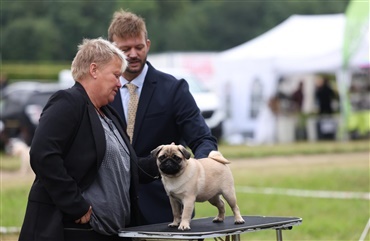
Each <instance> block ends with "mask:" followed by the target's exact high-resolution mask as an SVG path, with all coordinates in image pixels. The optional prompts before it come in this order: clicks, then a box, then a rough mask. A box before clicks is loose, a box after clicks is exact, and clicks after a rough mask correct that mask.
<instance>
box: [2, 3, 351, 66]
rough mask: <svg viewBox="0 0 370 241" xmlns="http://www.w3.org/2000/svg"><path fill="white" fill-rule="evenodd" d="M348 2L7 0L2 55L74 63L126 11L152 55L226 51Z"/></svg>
mask: <svg viewBox="0 0 370 241" xmlns="http://www.w3.org/2000/svg"><path fill="white" fill-rule="evenodd" d="M348 2H349V0H310V1H305V0H295V1H294V0H291V1H267V0H261V1H252V0H245V1H243V0H237V1H236V0H176V1H173V0H172V1H171V0H168V1H167V0H152V1H148V0H147V1H135V0H110V1H87V0H79V1H52V0H44V1H41V0H40V1H19V0H12V1H5V0H2V2H1V4H0V8H1V9H0V12H1V16H0V18H1V30H0V31H1V33H0V40H1V43H0V45H1V50H0V54H1V60H2V61H4V62H6V61H10V62H14V61H16V62H19V61H23V62H35V61H37V62H40V61H70V60H72V58H73V56H74V55H75V53H76V51H77V45H78V44H79V43H81V41H82V39H83V38H96V37H100V36H102V37H105V38H106V37H107V30H108V26H109V24H110V21H111V18H112V15H113V13H114V11H116V10H119V9H121V8H122V9H127V10H130V11H133V12H135V13H137V14H139V15H140V16H142V17H143V18H144V19H145V20H146V23H147V28H148V32H149V38H150V40H151V42H152V45H151V53H159V52H168V51H222V50H225V49H228V48H231V47H234V46H236V45H239V44H241V43H244V42H246V41H248V40H250V39H252V38H254V37H256V36H258V35H260V34H262V33H264V32H265V31H267V30H269V29H271V28H273V27H274V26H276V25H277V24H279V23H281V22H282V21H284V20H285V19H287V18H288V17H289V16H291V15H292V14H332V13H343V12H345V10H346V7H347V5H348ZM318 37H320V36H318Z"/></svg>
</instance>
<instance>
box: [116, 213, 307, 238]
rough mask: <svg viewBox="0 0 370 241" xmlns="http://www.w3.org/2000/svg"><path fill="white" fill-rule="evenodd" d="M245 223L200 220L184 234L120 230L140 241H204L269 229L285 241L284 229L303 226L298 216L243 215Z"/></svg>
mask: <svg viewBox="0 0 370 241" xmlns="http://www.w3.org/2000/svg"><path fill="white" fill-rule="evenodd" d="M243 218H244V220H245V223H244V224H234V217H233V216H228V217H225V220H224V221H223V222H220V223H214V222H212V220H213V218H199V219H193V220H192V221H191V229H190V230H185V231H181V230H178V229H177V228H173V227H168V223H159V224H151V225H144V226H138V227H131V228H125V229H122V230H120V231H119V233H118V236H120V237H130V238H138V239H140V238H141V239H145V240H147V239H148V240H150V239H172V240H173V239H178V240H204V239H205V238H214V239H215V240H217V238H218V239H219V240H223V239H222V237H225V241H231V240H233V241H240V240H241V239H240V234H242V233H247V232H257V231H262V230H266V229H275V230H276V240H277V241H282V240H283V237H282V230H290V229H292V228H293V226H296V225H300V224H301V223H302V218H298V217H267V216H243Z"/></svg>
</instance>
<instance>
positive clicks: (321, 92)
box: [315, 77, 336, 115]
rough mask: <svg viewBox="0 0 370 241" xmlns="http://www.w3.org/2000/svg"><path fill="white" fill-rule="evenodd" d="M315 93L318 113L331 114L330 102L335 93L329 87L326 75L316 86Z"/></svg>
mask: <svg viewBox="0 0 370 241" xmlns="http://www.w3.org/2000/svg"><path fill="white" fill-rule="evenodd" d="M315 95H316V100H317V102H318V106H319V114H320V115H324V114H328V115H330V114H333V107H332V102H333V100H334V99H335V98H336V93H335V92H334V90H333V89H332V88H331V86H330V83H329V79H328V78H327V77H323V81H322V83H321V84H320V85H319V86H318V87H317V88H316V93H315Z"/></svg>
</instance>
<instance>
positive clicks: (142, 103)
mask: <svg viewBox="0 0 370 241" xmlns="http://www.w3.org/2000/svg"><path fill="white" fill-rule="evenodd" d="M148 66H149V69H148V73H147V74H146V76H145V80H144V85H143V89H142V90H141V94H140V99H139V104H138V107H137V111H136V119H135V129H134V138H133V142H132V145H133V146H134V147H135V144H136V139H137V138H136V137H137V136H138V135H139V132H140V130H141V126H142V124H143V121H144V117H145V113H146V110H147V108H148V106H149V103H150V100H151V99H152V96H153V93H154V91H155V88H156V87H157V79H156V76H155V73H154V71H155V69H154V68H153V67H152V66H151V65H150V64H149V63H148Z"/></svg>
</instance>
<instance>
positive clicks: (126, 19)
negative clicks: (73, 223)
mask: <svg viewBox="0 0 370 241" xmlns="http://www.w3.org/2000/svg"><path fill="white" fill-rule="evenodd" d="M108 39H109V40H110V41H111V42H114V43H115V44H116V45H117V46H118V47H119V48H120V49H121V50H122V51H123V52H124V53H125V54H126V56H127V62H128V66H127V68H126V70H125V72H124V73H123V75H122V76H121V83H122V88H121V89H120V91H119V93H117V96H116V98H115V99H114V101H113V102H112V106H113V107H114V108H115V109H116V110H117V111H118V112H119V113H120V116H121V118H122V120H123V121H124V122H126V123H127V121H128V118H127V117H128V107H129V103H128V102H129V98H130V93H129V91H128V88H127V87H126V84H128V83H131V84H134V85H135V86H136V87H137V89H136V91H135V92H136V94H137V95H138V96H139V102H138V106H137V110H136V119H135V122H134V129H133V136H132V138H131V141H132V145H133V148H134V149H135V152H136V155H137V156H147V155H149V154H150V152H151V151H152V150H154V149H155V148H156V147H158V146H159V145H163V144H170V143H172V142H174V143H175V144H180V143H181V144H183V145H185V146H187V147H189V148H190V149H191V151H192V152H193V154H194V157H195V158H204V157H207V156H208V154H209V153H210V151H212V150H217V140H216V139H215V138H214V137H213V136H212V135H211V131H210V129H209V128H208V126H207V124H206V123H205V120H204V118H203V116H202V115H201V113H200V110H199V108H198V106H197V104H196V103H195V100H194V98H193V96H192V95H191V93H190V92H189V85H188V83H187V82H186V81H185V80H184V79H180V80H178V79H176V78H175V77H173V76H172V75H170V74H167V73H163V72H160V71H158V70H156V69H155V68H154V67H153V66H152V65H151V64H150V63H149V62H148V61H147V56H148V52H149V49H150V44H151V42H150V40H149V38H148V33H147V29H146V26H145V21H144V19H143V18H141V17H140V16H138V15H136V14H134V13H131V12H128V11H124V10H120V11H117V12H115V13H114V15H113V19H112V21H111V24H110V26H109V29H108ZM139 194H140V199H139V206H140V209H141V210H142V211H143V217H144V220H145V223H146V224H153V223H162V222H172V220H173V216H172V211H171V206H170V203H169V198H168V196H167V195H166V192H165V190H164V187H163V184H162V182H161V180H157V181H154V182H151V183H149V184H143V185H140V190H139Z"/></svg>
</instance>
